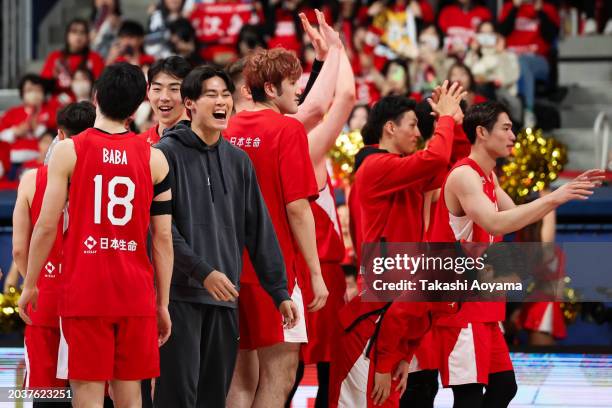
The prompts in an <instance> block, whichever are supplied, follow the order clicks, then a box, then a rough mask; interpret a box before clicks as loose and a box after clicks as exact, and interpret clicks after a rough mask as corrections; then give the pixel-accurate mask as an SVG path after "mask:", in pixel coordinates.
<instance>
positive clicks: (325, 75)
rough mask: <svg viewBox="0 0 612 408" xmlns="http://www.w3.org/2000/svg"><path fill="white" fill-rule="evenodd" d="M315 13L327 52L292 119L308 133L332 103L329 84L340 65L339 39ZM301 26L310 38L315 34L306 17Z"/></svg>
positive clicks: (321, 16) (332, 89)
mask: <svg viewBox="0 0 612 408" xmlns="http://www.w3.org/2000/svg"><path fill="white" fill-rule="evenodd" d="M316 13H317V20H318V22H319V30H320V34H319V35H320V36H321V37H322V38H323V40H324V41H325V42H326V43H327V46H328V47H329V52H328V53H327V56H326V57H325V62H324V63H323V68H321V72H320V73H319V76H318V77H317V80H316V81H315V83H314V85H313V86H312V89H311V90H310V92H308V96H306V99H304V103H302V104H301V105H300V106H299V108H298V111H297V113H296V114H295V115H292V116H293V117H294V118H296V119H297V120H299V121H300V122H302V124H303V125H304V127H305V128H306V132H307V133H308V132H310V131H311V130H312V129H313V128H314V127H315V126H316V125H317V124H318V123H319V122H320V121H321V119H322V118H323V115H324V114H325V112H326V111H327V108H328V107H329V104H330V103H331V101H332V98H333V95H334V88H333V87H331V86H330V84H335V83H336V78H337V76H338V66H339V64H340V47H341V43H340V37H339V35H338V33H336V32H335V31H334V30H333V29H332V28H331V27H330V26H329V25H328V24H327V23H326V22H325V18H324V17H323V14H322V13H320V12H319V11H316ZM302 24H303V25H304V30H305V32H306V33H307V34H308V35H309V36H311V38H312V36H313V35H315V34H317V33H315V31H316V30H314V28H312V27H311V26H310V24H309V23H308V20H306V17H303V18H302ZM313 46H315V47H316V46H317V42H316V41H313Z"/></svg>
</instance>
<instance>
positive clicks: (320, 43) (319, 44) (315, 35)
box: [300, 13, 329, 61]
mask: <svg viewBox="0 0 612 408" xmlns="http://www.w3.org/2000/svg"><path fill="white" fill-rule="evenodd" d="M300 20H301V21H302V27H304V32H306V35H308V38H309V39H310V42H311V43H312V46H313V47H314V50H315V58H316V59H318V60H319V61H325V57H327V52H328V51H329V45H328V44H327V41H325V39H324V38H323V36H322V35H321V33H320V32H319V31H317V30H315V29H314V27H313V26H311V25H310V22H309V21H308V19H307V18H306V15H305V14H304V13H300Z"/></svg>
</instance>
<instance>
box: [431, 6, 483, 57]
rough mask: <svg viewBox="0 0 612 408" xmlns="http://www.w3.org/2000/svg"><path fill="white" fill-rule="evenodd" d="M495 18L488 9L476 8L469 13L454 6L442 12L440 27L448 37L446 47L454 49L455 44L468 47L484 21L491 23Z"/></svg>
mask: <svg viewBox="0 0 612 408" xmlns="http://www.w3.org/2000/svg"><path fill="white" fill-rule="evenodd" d="M492 19H493V17H492V16H491V13H490V12H489V10H488V9H487V8H486V7H483V6H476V7H474V8H471V9H470V10H468V11H465V10H463V8H461V7H460V6H458V5H456V4H452V5H449V6H446V7H444V8H443V9H442V11H440V15H439V16H438V26H439V27H440V29H441V30H442V32H443V33H444V35H445V36H446V44H445V46H446V47H450V48H451V49H452V44H453V42H455V41H457V42H461V43H463V44H464V45H465V46H466V47H467V46H468V45H469V43H470V40H471V39H472V37H473V36H474V33H475V32H476V29H477V28H478V26H479V25H480V23H482V22H483V21H491V20H492Z"/></svg>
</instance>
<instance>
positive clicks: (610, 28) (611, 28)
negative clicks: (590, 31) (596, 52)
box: [603, 18, 612, 35]
mask: <svg viewBox="0 0 612 408" xmlns="http://www.w3.org/2000/svg"><path fill="white" fill-rule="evenodd" d="M603 33H604V34H605V35H612V18H611V19H609V20H608V22H607V23H606V28H604V31H603Z"/></svg>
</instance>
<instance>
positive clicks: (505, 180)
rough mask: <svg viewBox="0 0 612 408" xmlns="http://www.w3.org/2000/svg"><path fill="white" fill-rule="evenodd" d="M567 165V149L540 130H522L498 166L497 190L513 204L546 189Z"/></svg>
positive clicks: (519, 202)
mask: <svg viewBox="0 0 612 408" xmlns="http://www.w3.org/2000/svg"><path fill="white" fill-rule="evenodd" d="M566 163H567V148H566V147H565V145H563V144H562V143H560V142H559V141H557V140H556V139H555V138H553V137H544V136H543V135H542V130H541V129H536V130H532V129H529V128H527V129H525V130H523V131H522V132H521V133H519V134H518V136H517V138H516V142H515V143H514V149H513V151H512V156H511V157H510V159H509V162H508V163H506V164H505V165H503V166H502V174H501V176H500V178H499V182H500V185H501V187H502V188H503V189H504V191H506V193H508V195H509V196H510V197H512V199H513V200H514V202H515V203H517V204H521V203H523V202H525V200H526V199H527V197H528V196H529V195H530V194H532V193H536V192H539V191H542V190H544V189H545V188H547V187H548V186H549V185H550V183H551V182H553V181H554V180H556V179H557V177H559V173H560V172H561V171H562V170H563V166H564V165H565V164H566Z"/></svg>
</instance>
